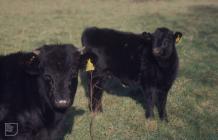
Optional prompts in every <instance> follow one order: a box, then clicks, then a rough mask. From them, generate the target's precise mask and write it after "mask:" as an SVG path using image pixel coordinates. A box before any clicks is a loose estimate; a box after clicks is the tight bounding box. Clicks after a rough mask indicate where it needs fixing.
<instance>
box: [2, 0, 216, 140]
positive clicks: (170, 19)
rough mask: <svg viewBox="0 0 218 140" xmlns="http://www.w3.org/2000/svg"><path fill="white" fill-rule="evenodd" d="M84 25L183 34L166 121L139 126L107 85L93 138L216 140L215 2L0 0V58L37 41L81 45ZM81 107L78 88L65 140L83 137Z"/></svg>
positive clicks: (122, 94) (124, 100)
mask: <svg viewBox="0 0 218 140" xmlns="http://www.w3.org/2000/svg"><path fill="white" fill-rule="evenodd" d="M88 26H98V27H109V28H115V29H118V30H123V31H131V32H136V33H140V32H142V31H150V32H153V31H154V30H155V29H156V28H157V27H160V26H166V27H169V28H170V29H172V30H174V31H176V30H178V31H181V32H183V34H184V37H183V39H182V42H181V43H180V44H179V45H178V46H177V49H178V53H179V57H180V70H179V75H178V78H177V80H176V82H175V84H174V85H173V88H172V89H171V91H170V94H169V96H168V97H169V98H168V102H167V110H168V116H169V120H170V122H169V123H164V122H160V121H159V119H158V117H157V113H156V117H155V119H154V120H153V121H148V120H146V119H145V117H144V109H143V107H142V105H141V104H140V103H138V102H136V100H133V99H132V98H130V97H128V95H129V94H130V92H131V91H129V90H125V89H120V88H119V87H117V86H116V85H114V86H113V88H114V89H117V91H118V92H119V93H116V92H114V91H111V92H110V93H109V94H104V97H103V108H104V113H101V114H98V115H97V117H96V118H95V121H94V125H93V133H94V139H96V140H102V139H104V140H141V139H143V140H146V139H149V140H156V139H157V140H159V139H160V140H162V139H163V140H164V139H177V140H179V139H182V140H183V139H188V140H206V139H207V140H215V139H218V103H217V102H218V1H217V0H43V1H42V0H0V54H8V53H11V52H16V51H29V50H32V49H34V48H37V47H39V46H41V45H43V44H45V43H46V44H49V43H73V44H75V45H76V46H77V47H81V43H80V37H81V33H82V31H83V30H84V29H85V28H86V27H88ZM133 93H135V94H140V93H137V92H134V91H133ZM137 98H138V97H137ZM87 103H88V101H87V98H86V96H85V92H84V88H83V86H82V85H81V84H79V87H78V90H77V95H76V98H75V103H74V105H73V106H74V107H73V112H71V113H69V117H68V123H67V124H66V125H68V126H71V125H72V129H70V131H69V132H68V133H67V134H66V136H65V139H66V140H89V139H90V135H89V123H90V119H91V115H90V112H89V110H88V108H87Z"/></svg>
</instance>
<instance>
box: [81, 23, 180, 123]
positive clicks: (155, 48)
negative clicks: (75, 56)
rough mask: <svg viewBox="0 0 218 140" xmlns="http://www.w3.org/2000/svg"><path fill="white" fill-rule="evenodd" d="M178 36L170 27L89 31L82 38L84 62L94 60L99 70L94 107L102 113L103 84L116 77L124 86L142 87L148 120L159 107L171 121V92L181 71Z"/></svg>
mask: <svg viewBox="0 0 218 140" xmlns="http://www.w3.org/2000/svg"><path fill="white" fill-rule="evenodd" d="M180 34H181V33H180ZM175 35H176V34H175ZM175 35H174V33H173V32H172V31H170V30H169V29H167V28H158V29H157V30H156V31H155V32H154V33H152V34H150V33H146V32H143V33H142V34H133V33H128V32H121V31H116V30H112V29H105V28H104V29H100V28H96V27H92V28H88V29H86V30H85V31H84V32H83V35H82V44H83V46H84V47H85V51H84V52H85V53H84V55H83V59H84V60H87V58H91V59H92V60H93V62H94V65H95V67H96V69H95V71H93V85H94V88H93V98H92V99H93V101H92V105H90V108H91V109H92V110H93V111H102V104H101V98H102V92H103V89H102V87H103V86H102V85H103V84H104V82H105V81H106V80H107V78H108V77H110V76H115V77H117V78H119V79H120V80H121V81H122V82H123V83H124V84H127V85H134V84H137V85H140V86H141V87H142V89H143V94H144V96H145V97H146V98H145V105H146V117H147V118H150V117H153V115H154V113H153V106H154V104H156V106H157V109H158V112H159V116H160V119H162V120H163V119H166V120H167V114H166V109H165V106H166V100H167V93H168V91H169V89H170V88H171V86H172V84H173V81H174V80H175V78H176V74H177V70H178V56H177V52H176V48H175ZM89 80H90V76H89ZM99 87H100V88H99ZM89 88H90V87H89ZM155 98H157V100H155Z"/></svg>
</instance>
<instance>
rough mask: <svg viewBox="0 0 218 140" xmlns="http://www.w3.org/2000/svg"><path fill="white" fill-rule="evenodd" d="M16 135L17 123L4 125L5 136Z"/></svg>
mask: <svg viewBox="0 0 218 140" xmlns="http://www.w3.org/2000/svg"><path fill="white" fill-rule="evenodd" d="M17 134H18V123H5V136H16V135H17Z"/></svg>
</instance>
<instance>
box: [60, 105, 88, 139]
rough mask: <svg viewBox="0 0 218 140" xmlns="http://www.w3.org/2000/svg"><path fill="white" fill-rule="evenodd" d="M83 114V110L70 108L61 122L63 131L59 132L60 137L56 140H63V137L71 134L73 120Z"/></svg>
mask: <svg viewBox="0 0 218 140" xmlns="http://www.w3.org/2000/svg"><path fill="white" fill-rule="evenodd" d="M84 113H85V111H84V110H81V109H76V108H74V107H71V108H70V109H69V110H68V111H67V114H66V117H65V118H64V120H63V127H62V128H63V130H60V131H61V133H62V134H61V133H60V137H59V138H58V140H64V136H65V135H67V134H71V133H72V129H73V125H74V118H75V117H76V116H80V115H82V114H84Z"/></svg>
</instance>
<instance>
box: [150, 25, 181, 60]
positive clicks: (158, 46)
mask: <svg viewBox="0 0 218 140" xmlns="http://www.w3.org/2000/svg"><path fill="white" fill-rule="evenodd" d="M152 36H153V45H152V53H153V55H154V56H156V57H160V58H168V57H169V56H171V54H172V52H173V50H174V49H175V43H176V39H177V40H178V39H180V38H181V37H182V33H180V32H176V33H173V32H172V31H170V30H169V29H167V28H158V29H157V30H156V31H155V32H154V33H153V34H152Z"/></svg>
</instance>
